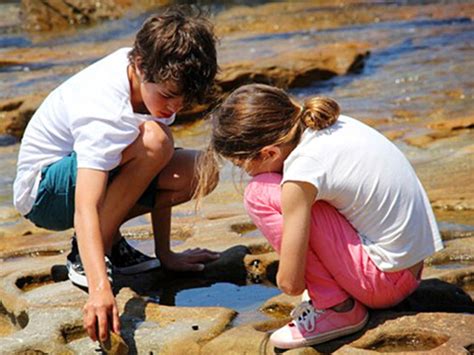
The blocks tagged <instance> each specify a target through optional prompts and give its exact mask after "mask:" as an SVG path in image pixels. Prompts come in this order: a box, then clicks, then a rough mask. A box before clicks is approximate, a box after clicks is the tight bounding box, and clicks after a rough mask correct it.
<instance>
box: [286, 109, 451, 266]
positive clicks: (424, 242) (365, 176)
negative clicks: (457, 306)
mask: <svg viewBox="0 0 474 355" xmlns="http://www.w3.org/2000/svg"><path fill="white" fill-rule="evenodd" d="M286 181H304V182H308V183H310V184H312V185H314V186H315V187H316V188H317V189H318V194H317V197H316V199H317V200H324V201H326V202H328V203H330V204H331V205H333V206H334V207H335V208H337V210H338V211H339V212H340V213H341V214H342V215H343V216H344V217H345V218H346V219H347V220H348V221H349V222H350V223H351V224H352V226H353V227H354V228H355V229H356V230H357V232H358V234H359V236H360V238H361V241H362V244H363V246H364V248H365V250H366V251H367V253H368V255H369V256H370V258H371V259H372V261H373V262H374V263H375V264H376V265H377V266H378V267H379V268H380V269H381V270H383V271H397V270H401V269H405V268H408V267H410V266H412V265H415V264H416V263H418V262H419V261H421V260H423V259H424V258H426V257H428V256H430V255H432V254H433V253H434V252H436V251H439V250H441V249H442V248H443V243H442V240H441V237H440V234H439V231H438V227H437V224H436V220H435V217H434V214H433V211H432V209H431V205H430V203H429V201H428V198H427V195H426V193H425V191H424V189H423V186H422V185H421V183H420V181H419V180H418V177H417V176H416V174H415V171H414V169H413V168H412V166H411V165H410V163H409V162H408V160H407V159H406V158H405V156H404V155H403V154H402V152H401V151H400V150H399V149H398V148H397V147H396V146H395V145H394V144H393V143H392V142H390V141H389V140H388V139H387V138H385V137H384V136H383V135H382V134H380V133H379V132H377V131H376V130H374V129H372V128H371V127H369V126H367V125H365V124H363V123H362V122H359V121H357V120H355V119H353V118H350V117H347V116H342V115H341V116H340V117H339V119H338V120H337V121H336V123H335V124H334V125H332V126H331V127H328V128H326V129H322V130H320V131H315V130H312V129H306V130H305V132H304V133H303V136H302V138H301V141H300V143H299V144H298V145H297V147H296V148H295V149H294V150H293V151H292V152H291V153H290V155H289V156H288V158H287V159H286V160H285V163H284V172H283V180H282V184H283V183H285V182H286Z"/></svg>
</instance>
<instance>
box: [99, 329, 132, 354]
mask: <svg viewBox="0 0 474 355" xmlns="http://www.w3.org/2000/svg"><path fill="white" fill-rule="evenodd" d="M100 347H101V349H102V351H103V352H104V353H106V354H107V355H128V354H129V348H128V345H127V344H126V343H125V341H124V340H123V339H122V337H121V336H120V335H118V334H115V333H114V332H110V333H109V338H108V339H107V340H106V341H104V342H101V343H100Z"/></svg>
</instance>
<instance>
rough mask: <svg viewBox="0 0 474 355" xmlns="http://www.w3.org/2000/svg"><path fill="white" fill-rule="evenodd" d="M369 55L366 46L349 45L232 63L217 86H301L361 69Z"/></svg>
mask: <svg viewBox="0 0 474 355" xmlns="http://www.w3.org/2000/svg"><path fill="white" fill-rule="evenodd" d="M368 55H369V47H368V45H367V44H365V43H354V42H350V43H336V44H332V45H325V46H319V47H316V48H312V49H305V50H299V51H292V52H286V53H282V54H280V55H277V56H276V57H272V58H263V59H261V60H259V61H258V62H250V61H243V62H233V63H229V64H225V65H223V66H222V73H221V74H220V75H219V76H218V77H217V84H218V86H219V87H220V88H221V90H222V91H224V92H228V91H232V90H233V89H235V88H237V87H239V86H241V85H242V84H247V83H252V82H257V83H264V84H269V85H275V86H278V87H281V88H288V87H301V86H306V85H308V84H310V83H311V82H314V81H317V80H327V79H329V78H331V77H334V76H336V75H344V74H347V73H350V72H352V71H355V70H358V69H360V68H361V67H362V66H363V65H364V61H365V60H366V58H367V57H368Z"/></svg>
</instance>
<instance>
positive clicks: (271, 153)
mask: <svg viewBox="0 0 474 355" xmlns="http://www.w3.org/2000/svg"><path fill="white" fill-rule="evenodd" d="M281 155H282V151H281V149H280V147H278V146H275V145H267V146H266V147H263V148H262V150H261V151H260V157H261V159H262V160H267V159H273V160H274V159H278V158H279V157H281Z"/></svg>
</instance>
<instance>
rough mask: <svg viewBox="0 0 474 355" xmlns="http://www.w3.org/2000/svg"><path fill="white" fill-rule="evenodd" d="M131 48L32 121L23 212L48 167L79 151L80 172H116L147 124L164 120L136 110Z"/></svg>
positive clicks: (51, 100)
mask: <svg viewBox="0 0 474 355" xmlns="http://www.w3.org/2000/svg"><path fill="white" fill-rule="evenodd" d="M130 49H131V48H121V49H119V50H117V51H116V52H114V53H112V54H110V55H108V56H106V57H105V58H103V59H101V60H99V61H97V62H96V63H94V64H92V65H90V66H89V67H87V68H85V69H84V70H82V71H80V72H79V73H77V74H76V75H74V76H72V77H71V78H70V79H68V80H67V81H65V82H64V83H63V84H61V85H60V86H59V87H57V88H56V89H55V90H54V91H52V92H51V93H50V94H49V95H48V96H47V98H46V99H45V100H44V102H43V103H42V104H41V106H40V107H39V108H38V110H37V111H36V112H35V114H34V115H33V117H32V118H31V120H30V122H29V123H28V126H27V128H26V130H25V133H24V135H23V139H22V142H21V147H20V152H19V156H18V163H17V176H16V179H15V182H14V185H13V201H14V205H15V207H16V208H17V210H18V211H19V212H20V213H21V214H23V215H26V214H27V213H28V212H29V211H30V210H31V208H32V206H33V204H34V201H35V198H36V194H37V190H38V186H39V182H40V179H41V170H42V168H43V167H46V166H48V165H50V164H52V163H54V162H56V161H59V160H60V159H61V158H63V157H65V156H67V155H69V154H71V153H72V152H73V151H75V152H76V153H77V167H78V168H91V169H97V170H102V171H110V170H112V169H113V168H115V167H116V166H118V165H119V163H120V161H121V158H122V152H123V150H124V149H125V148H126V147H127V146H129V145H130V144H131V143H132V142H133V141H134V140H135V139H136V138H137V137H138V135H139V127H140V125H141V124H142V123H144V122H145V121H147V120H154V121H164V120H163V119H161V118H157V117H152V116H150V115H142V114H136V113H134V112H133V108H132V105H131V101H130V83H129V80H128V74H127V66H128V64H129V61H128V58H127V54H128V52H129V51H130ZM165 122H166V120H165ZM171 122H172V120H170V119H168V122H166V123H168V124H170V123H171Z"/></svg>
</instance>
